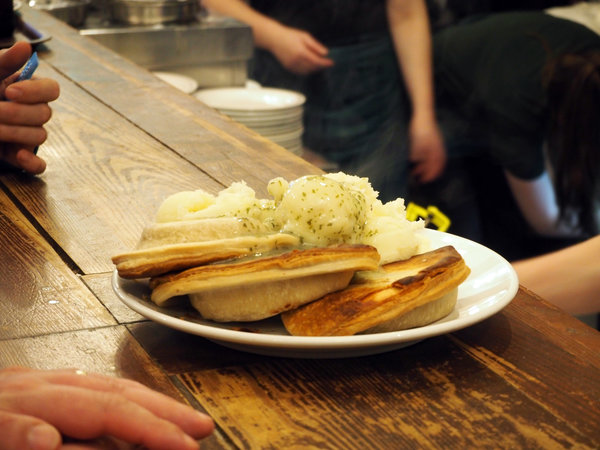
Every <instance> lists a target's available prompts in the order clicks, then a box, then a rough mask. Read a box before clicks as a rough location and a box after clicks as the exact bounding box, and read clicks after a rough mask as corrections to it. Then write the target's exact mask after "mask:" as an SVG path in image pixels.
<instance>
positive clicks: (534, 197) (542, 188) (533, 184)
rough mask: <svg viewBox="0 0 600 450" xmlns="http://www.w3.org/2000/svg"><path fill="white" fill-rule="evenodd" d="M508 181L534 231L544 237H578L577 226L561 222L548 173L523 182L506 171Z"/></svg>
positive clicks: (579, 233) (520, 208)
mask: <svg viewBox="0 0 600 450" xmlns="http://www.w3.org/2000/svg"><path fill="white" fill-rule="evenodd" d="M505 175H506V179H507V181H508V185H509V187H510V190H511V191H512V194H513V197H514V198H515V201H516V202H517V205H518V206H519V210H520V211H521V214H523V217H525V220H526V221H527V223H528V224H529V225H530V226H531V227H532V228H533V230H534V231H535V232H536V233H538V234H540V235H542V236H554V237H569V236H570V237H577V236H580V235H581V232H580V231H579V230H578V227H577V226H576V225H573V226H570V224H566V223H564V222H559V220H558V219H559V215H560V212H559V209H558V204H557V202H556V196H555V194H554V187H553V186H552V181H551V180H550V176H549V175H548V173H547V172H544V173H543V174H542V175H540V176H539V177H538V178H536V179H534V180H523V179H520V178H517V177H515V176H514V175H512V174H511V173H510V172H508V171H505Z"/></svg>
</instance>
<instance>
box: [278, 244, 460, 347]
mask: <svg viewBox="0 0 600 450" xmlns="http://www.w3.org/2000/svg"><path fill="white" fill-rule="evenodd" d="M469 273H470V269H469V267H467V265H466V264H465V261H464V260H463V258H462V257H461V255H460V254H459V253H458V252H457V251H456V249H454V247H452V246H446V247H442V248H439V249H437V250H433V251H430V252H426V253H422V254H418V255H415V256H413V257H411V258H409V259H407V260H405V261H397V262H393V263H389V264H385V265H383V266H381V267H380V269H379V270H377V271H365V272H358V273H357V274H356V276H355V277H354V279H353V280H352V282H351V284H350V285H349V286H348V287H347V288H345V289H342V290H340V291H337V292H333V293H330V294H327V295H325V296H324V297H322V298H320V299H319V300H316V301H314V302H311V303H308V304H306V305H304V306H301V307H299V308H297V309H295V310H291V311H287V312H285V313H283V314H282V320H283V324H284V326H285V328H286V329H287V330H288V332H289V333H290V334H292V335H299V336H347V335H353V334H357V333H380V332H385V331H396V330H401V329H406V328H414V327H419V326H424V325H427V324H429V323H431V322H434V321H436V320H438V319H440V318H442V317H445V316H447V315H448V314H449V313H450V312H451V311H452V310H453V309H454V306H455V304H456V298H457V290H458V289H457V288H458V286H459V285H460V284H461V283H462V282H463V281H464V280H465V279H466V278H467V276H468V275H469Z"/></svg>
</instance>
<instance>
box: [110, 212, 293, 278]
mask: <svg viewBox="0 0 600 450" xmlns="http://www.w3.org/2000/svg"><path fill="white" fill-rule="evenodd" d="M268 231H269V230H268V229H266V227H265V226H264V225H263V224H261V223H258V222H257V221H256V220H252V219H247V218H246V219H237V218H234V217H221V218H212V219H199V220H187V221H179V222H167V223H158V224H154V225H152V226H150V227H147V228H146V229H145V230H144V232H143V233H142V237H141V239H140V242H139V243H138V245H137V248H136V249H135V250H133V251H131V252H127V253H122V254H119V255H116V256H114V257H113V258H112V261H113V263H114V264H115V265H116V267H117V272H119V276H121V277H122V278H145V277H152V276H157V275H161V274H164V273H168V272H172V271H176V270H183V269H187V268H189V267H195V266H199V265H201V264H208V263H211V262H214V261H220V260H225V259H230V258H238V257H241V256H245V255H251V254H254V253H263V252H269V251H272V250H276V249H280V248H291V247H296V246H298V245H299V244H300V240H299V239H298V238H297V237H295V236H292V235H290V234H286V233H269V232H268Z"/></svg>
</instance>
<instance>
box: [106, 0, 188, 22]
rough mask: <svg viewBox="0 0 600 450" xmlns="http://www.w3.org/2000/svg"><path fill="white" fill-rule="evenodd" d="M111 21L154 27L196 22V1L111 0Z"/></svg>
mask: <svg viewBox="0 0 600 450" xmlns="http://www.w3.org/2000/svg"><path fill="white" fill-rule="evenodd" d="M109 9H110V15H111V18H112V20H113V21H115V22H121V23H126V24H129V25H156V24H165V23H174V22H177V23H182V22H191V21H194V20H196V14H197V12H198V3H197V0H111V1H110V2H109Z"/></svg>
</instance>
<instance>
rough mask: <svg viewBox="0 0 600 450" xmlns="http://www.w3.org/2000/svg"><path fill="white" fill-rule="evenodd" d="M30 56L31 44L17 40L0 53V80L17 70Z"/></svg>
mask: <svg viewBox="0 0 600 450" xmlns="http://www.w3.org/2000/svg"><path fill="white" fill-rule="evenodd" d="M30 56H31V45H29V44H28V43H26V42H17V43H16V44H15V45H13V46H12V47H11V48H9V49H8V50H5V51H4V52H2V53H1V54H0V80H4V79H5V78H6V77H8V76H9V75H11V74H13V73H14V72H16V71H17V70H19V69H20V68H21V67H22V66H23V65H24V64H25V63H26V62H27V59H29V57H30Z"/></svg>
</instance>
